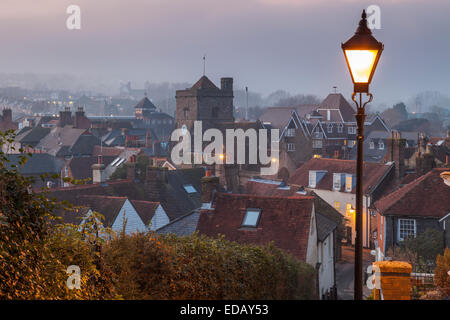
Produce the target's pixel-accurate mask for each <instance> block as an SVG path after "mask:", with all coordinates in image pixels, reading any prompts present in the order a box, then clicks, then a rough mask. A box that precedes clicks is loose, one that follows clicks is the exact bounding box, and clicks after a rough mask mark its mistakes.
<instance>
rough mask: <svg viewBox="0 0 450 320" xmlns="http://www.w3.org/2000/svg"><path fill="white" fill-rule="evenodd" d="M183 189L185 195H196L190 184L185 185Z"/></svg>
mask: <svg viewBox="0 0 450 320" xmlns="http://www.w3.org/2000/svg"><path fill="white" fill-rule="evenodd" d="M183 187H184V190H186V192H187V193H196V192H197V190H195V188H194V187H193V186H192V184H185V185H184V186H183Z"/></svg>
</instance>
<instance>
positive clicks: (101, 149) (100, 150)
mask: <svg viewBox="0 0 450 320" xmlns="http://www.w3.org/2000/svg"><path fill="white" fill-rule="evenodd" d="M122 152H123V149H120V148H114V147H106V146H99V145H96V146H94V149H93V150H92V156H99V155H102V156H104V157H105V156H111V157H117V156H118V155H120V154H121V153H122Z"/></svg>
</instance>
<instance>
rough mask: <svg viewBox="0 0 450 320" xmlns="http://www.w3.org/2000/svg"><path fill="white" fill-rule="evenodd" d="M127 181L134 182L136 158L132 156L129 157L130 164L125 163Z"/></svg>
mask: <svg viewBox="0 0 450 320" xmlns="http://www.w3.org/2000/svg"><path fill="white" fill-rule="evenodd" d="M126 166H127V180H131V181H135V180H136V156H135V155H132V156H131V157H130V162H127V164H126Z"/></svg>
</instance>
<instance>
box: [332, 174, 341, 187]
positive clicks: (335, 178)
mask: <svg viewBox="0 0 450 320" xmlns="http://www.w3.org/2000/svg"><path fill="white" fill-rule="evenodd" d="M341 187H342V173H333V190H335V191H340V190H341Z"/></svg>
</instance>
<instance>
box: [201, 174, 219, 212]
mask: <svg viewBox="0 0 450 320" xmlns="http://www.w3.org/2000/svg"><path fill="white" fill-rule="evenodd" d="M201 182H202V203H203V204H210V203H211V202H212V200H213V195H214V192H215V191H217V189H218V187H219V178H218V177H215V176H213V175H212V173H211V170H210V169H207V170H206V175H205V176H204V177H203V178H202V179H201Z"/></svg>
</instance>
